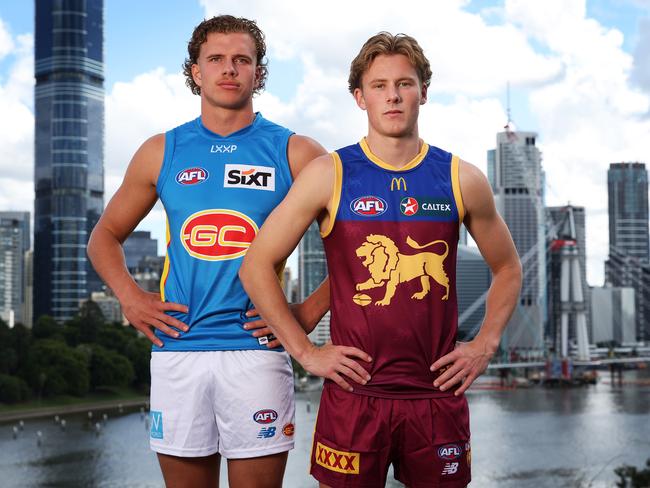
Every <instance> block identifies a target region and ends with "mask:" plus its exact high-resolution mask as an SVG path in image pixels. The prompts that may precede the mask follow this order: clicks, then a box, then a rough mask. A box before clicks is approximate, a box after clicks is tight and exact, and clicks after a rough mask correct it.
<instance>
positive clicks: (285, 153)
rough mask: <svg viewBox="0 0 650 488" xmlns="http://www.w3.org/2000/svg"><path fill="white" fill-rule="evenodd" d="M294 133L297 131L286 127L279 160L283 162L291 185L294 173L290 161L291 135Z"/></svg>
mask: <svg viewBox="0 0 650 488" xmlns="http://www.w3.org/2000/svg"><path fill="white" fill-rule="evenodd" d="M294 134H295V132H292V131H290V130H289V129H286V132H285V138H284V144H280V154H279V156H280V159H279V161H280V162H281V163H282V168H284V170H285V171H286V172H287V174H286V176H287V181H288V182H289V186H291V185H293V175H292V174H291V164H290V163H289V139H291V136H293V135H294Z"/></svg>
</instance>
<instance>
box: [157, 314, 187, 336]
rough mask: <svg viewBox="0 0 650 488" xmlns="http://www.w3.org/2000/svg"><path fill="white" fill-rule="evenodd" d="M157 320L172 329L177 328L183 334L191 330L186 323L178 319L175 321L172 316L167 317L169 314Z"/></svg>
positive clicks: (159, 316)
mask: <svg viewBox="0 0 650 488" xmlns="http://www.w3.org/2000/svg"><path fill="white" fill-rule="evenodd" d="M156 318H157V319H158V320H160V321H161V322H164V323H166V324H167V325H170V326H172V327H176V328H177V329H179V330H182V331H183V332H187V331H188V330H190V328H189V327H188V326H187V325H185V323H183V322H181V321H180V320H178V319H175V318H174V317H172V316H171V315H167V314H164V313H163V314H159V315H157V316H156Z"/></svg>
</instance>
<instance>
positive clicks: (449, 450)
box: [438, 444, 463, 461]
mask: <svg viewBox="0 0 650 488" xmlns="http://www.w3.org/2000/svg"><path fill="white" fill-rule="evenodd" d="M462 452H463V451H462V450H461V449H460V446H458V445H456V444H447V445H445V446H442V447H440V448H439V449H438V457H439V458H441V459H446V460H448V461H453V460H454V459H458V458H459V457H460V455H461V454H462Z"/></svg>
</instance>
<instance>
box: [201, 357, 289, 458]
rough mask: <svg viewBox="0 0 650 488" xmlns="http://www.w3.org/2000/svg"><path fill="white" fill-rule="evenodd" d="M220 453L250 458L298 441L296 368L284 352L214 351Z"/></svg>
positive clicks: (287, 447) (268, 453) (286, 447)
mask: <svg viewBox="0 0 650 488" xmlns="http://www.w3.org/2000/svg"><path fill="white" fill-rule="evenodd" d="M213 369H214V371H215V393H214V395H215V396H214V404H215V411H216V422H217V426H218V428H219V436H220V442H219V452H220V453H221V455H222V456H223V457H225V458H227V459H248V458H254V457H261V456H268V455H271V454H277V453H281V452H286V451H289V450H290V449H293V446H294V418H295V404H294V392H293V370H292V368H291V360H290V359H289V355H288V354H287V353H285V352H274V351H255V350H253V351H219V352H215V363H214V366H213Z"/></svg>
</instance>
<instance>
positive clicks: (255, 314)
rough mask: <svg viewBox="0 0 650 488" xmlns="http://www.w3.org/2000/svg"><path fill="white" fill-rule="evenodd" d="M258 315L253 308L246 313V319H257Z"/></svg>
mask: <svg viewBox="0 0 650 488" xmlns="http://www.w3.org/2000/svg"><path fill="white" fill-rule="evenodd" d="M259 316H260V314H259V313H258V312H257V310H255V309H254V308H251V309H250V310H249V311H248V312H246V317H249V318H250V317H259Z"/></svg>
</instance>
